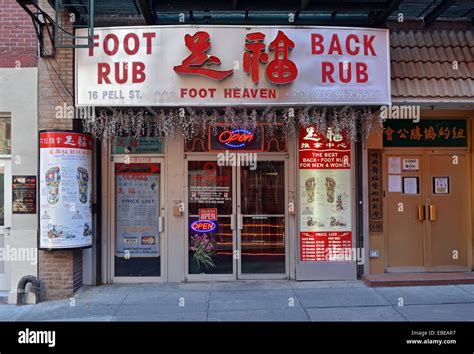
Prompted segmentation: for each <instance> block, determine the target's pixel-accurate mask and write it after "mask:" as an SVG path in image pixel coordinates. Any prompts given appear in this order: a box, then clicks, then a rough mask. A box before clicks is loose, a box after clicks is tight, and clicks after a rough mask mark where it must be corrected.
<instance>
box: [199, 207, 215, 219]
mask: <svg viewBox="0 0 474 354" xmlns="http://www.w3.org/2000/svg"><path fill="white" fill-rule="evenodd" d="M198 211H199V220H210V221H216V220H217V208H206V209H199V210H198Z"/></svg>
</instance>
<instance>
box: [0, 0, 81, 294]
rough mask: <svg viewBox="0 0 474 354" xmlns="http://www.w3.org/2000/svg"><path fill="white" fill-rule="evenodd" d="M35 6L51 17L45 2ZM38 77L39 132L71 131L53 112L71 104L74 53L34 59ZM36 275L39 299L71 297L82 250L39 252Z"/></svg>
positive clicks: (78, 281) (69, 124) (78, 282)
mask: <svg viewBox="0 0 474 354" xmlns="http://www.w3.org/2000/svg"><path fill="white" fill-rule="evenodd" d="M0 1H1V0H0ZM39 5H40V7H41V9H43V10H45V11H47V12H48V13H49V15H50V16H51V17H52V18H54V11H53V9H52V8H51V7H50V6H49V4H48V2H47V1H46V0H40V1H39ZM65 16H66V15H65ZM38 75H39V83H38V85H39V87H38V96H39V97H38V115H39V124H38V125H39V129H40V130H44V129H66V130H70V129H72V128H73V121H72V120H71V119H64V118H57V117H56V113H57V107H63V106H64V104H66V105H68V106H69V105H71V106H72V105H74V98H73V95H74V91H73V90H74V50H73V49H67V48H57V49H56V55H55V57H54V58H49V57H40V58H38ZM38 274H39V278H40V282H41V295H42V299H58V298H64V297H71V296H73V294H74V292H75V291H76V290H77V289H78V288H79V287H81V286H82V250H74V251H72V250H64V251H52V252H48V251H39V269H38Z"/></svg>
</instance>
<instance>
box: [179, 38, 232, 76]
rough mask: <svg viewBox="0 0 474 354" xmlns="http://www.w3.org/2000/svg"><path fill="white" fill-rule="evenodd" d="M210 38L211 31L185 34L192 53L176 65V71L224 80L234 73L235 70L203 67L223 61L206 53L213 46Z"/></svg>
mask: <svg viewBox="0 0 474 354" xmlns="http://www.w3.org/2000/svg"><path fill="white" fill-rule="evenodd" d="M209 38H210V37H209V33H207V32H203V31H200V32H196V33H195V34H194V35H193V36H191V35H189V34H187V35H186V36H184V43H185V45H186V48H188V49H189V50H190V51H191V55H189V56H188V57H187V58H186V59H184V60H183V62H182V63H181V65H178V66H175V67H174V71H175V72H177V73H178V74H197V75H202V76H206V77H209V78H211V79H214V80H223V79H225V78H226V77H227V76H229V75H232V73H233V70H226V71H219V70H213V69H207V68H202V66H209V65H211V64H220V63H221V61H220V60H219V58H217V57H215V56H213V55H207V54H205V52H207V51H208V50H209V48H211V42H210V40H209Z"/></svg>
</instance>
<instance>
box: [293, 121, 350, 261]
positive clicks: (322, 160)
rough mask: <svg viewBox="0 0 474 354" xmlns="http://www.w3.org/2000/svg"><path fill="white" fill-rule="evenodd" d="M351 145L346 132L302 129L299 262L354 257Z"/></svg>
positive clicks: (330, 129)
mask: <svg viewBox="0 0 474 354" xmlns="http://www.w3.org/2000/svg"><path fill="white" fill-rule="evenodd" d="M350 154H351V148H350V142H349V139H348V138H347V136H346V135H345V133H344V132H342V131H340V130H339V129H337V128H335V127H328V128H327V129H326V132H325V133H324V134H323V133H322V132H319V131H318V130H317V128H316V127H311V126H309V127H306V128H301V131H300V139H299V182H300V183H299V184H300V187H299V188H300V190H299V207H300V211H301V212H300V220H299V225H300V261H304V262H327V261H330V262H338V261H342V262H344V261H351V260H352V222H351V219H352V197H351V196H352V190H351V156H350Z"/></svg>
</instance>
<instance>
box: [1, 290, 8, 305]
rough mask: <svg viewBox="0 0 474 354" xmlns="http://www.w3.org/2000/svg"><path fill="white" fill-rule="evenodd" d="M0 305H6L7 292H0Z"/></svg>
mask: <svg viewBox="0 0 474 354" xmlns="http://www.w3.org/2000/svg"><path fill="white" fill-rule="evenodd" d="M0 304H8V291H7V290H0Z"/></svg>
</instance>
